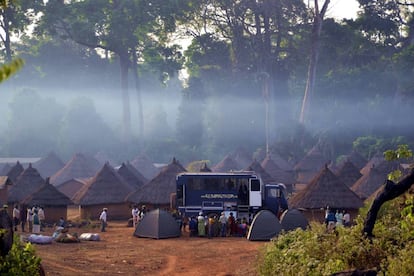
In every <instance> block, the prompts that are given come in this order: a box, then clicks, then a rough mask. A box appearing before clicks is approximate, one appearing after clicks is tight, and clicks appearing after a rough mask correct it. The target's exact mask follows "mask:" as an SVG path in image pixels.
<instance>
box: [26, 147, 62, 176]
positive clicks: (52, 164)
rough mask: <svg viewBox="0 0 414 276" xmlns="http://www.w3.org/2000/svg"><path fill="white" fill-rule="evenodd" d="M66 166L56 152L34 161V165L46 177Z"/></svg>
mask: <svg viewBox="0 0 414 276" xmlns="http://www.w3.org/2000/svg"><path fill="white" fill-rule="evenodd" d="M63 166H65V163H63V161H62V160H61V159H60V158H59V157H58V156H57V155H56V153H54V152H50V153H49V154H48V155H46V156H45V157H43V158H41V159H40V160H39V161H37V162H35V163H33V167H34V168H36V169H37V171H38V172H39V173H40V175H41V176H42V177H44V178H47V177H50V176H52V175H54V174H55V173H56V172H57V171H59V170H60V169H61V168H63Z"/></svg>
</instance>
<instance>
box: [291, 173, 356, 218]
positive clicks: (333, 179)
mask: <svg viewBox="0 0 414 276" xmlns="http://www.w3.org/2000/svg"><path fill="white" fill-rule="evenodd" d="M327 206H329V208H331V209H339V210H341V211H342V210H348V211H349V213H350V214H351V216H355V215H356V214H357V212H358V209H359V208H360V207H362V206H363V202H362V200H361V199H360V198H359V197H358V196H357V195H356V194H355V193H354V192H353V191H351V189H349V188H348V187H347V186H346V185H345V184H344V183H343V182H342V181H341V180H340V179H339V178H338V177H337V176H336V175H335V174H333V173H332V172H331V171H330V170H329V168H328V167H324V168H323V169H322V170H320V171H319V173H318V174H317V175H316V176H315V177H314V178H313V179H312V181H311V182H310V183H309V184H308V185H307V186H306V188H305V189H303V190H302V191H300V192H298V193H297V194H295V195H294V196H293V197H292V198H291V199H290V200H289V207H290V208H296V209H300V210H304V215H305V216H306V217H307V219H308V220H316V221H320V222H323V221H324V218H325V208H326V207H327Z"/></svg>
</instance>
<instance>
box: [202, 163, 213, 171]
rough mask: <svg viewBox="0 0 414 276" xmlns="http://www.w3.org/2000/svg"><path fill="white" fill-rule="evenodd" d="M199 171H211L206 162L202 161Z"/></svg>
mask: <svg viewBox="0 0 414 276" xmlns="http://www.w3.org/2000/svg"><path fill="white" fill-rule="evenodd" d="M200 172H211V169H210V168H209V167H208V165H207V163H206V162H204V163H203V165H201V167H200Z"/></svg>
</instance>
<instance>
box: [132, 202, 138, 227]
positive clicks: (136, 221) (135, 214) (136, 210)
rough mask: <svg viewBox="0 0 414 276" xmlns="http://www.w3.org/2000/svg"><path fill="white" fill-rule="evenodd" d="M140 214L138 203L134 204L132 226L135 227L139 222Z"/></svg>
mask: <svg viewBox="0 0 414 276" xmlns="http://www.w3.org/2000/svg"><path fill="white" fill-rule="evenodd" d="M138 214H139V210H138V207H137V206H136V205H134V208H132V211H131V215H132V226H133V227H134V228H135V227H136V226H137V223H138Z"/></svg>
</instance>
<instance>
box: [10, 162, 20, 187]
mask: <svg viewBox="0 0 414 276" xmlns="http://www.w3.org/2000/svg"><path fill="white" fill-rule="evenodd" d="M23 171H24V167H23V165H22V164H20V161H17V162H16V164H15V165H14V166H13V167H11V169H10V170H9V171H8V173H7V176H8V177H9V178H10V180H11V181H12V182H13V183H15V182H16V180H17V177H19V175H20V174H21V173H22V172H23Z"/></svg>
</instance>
